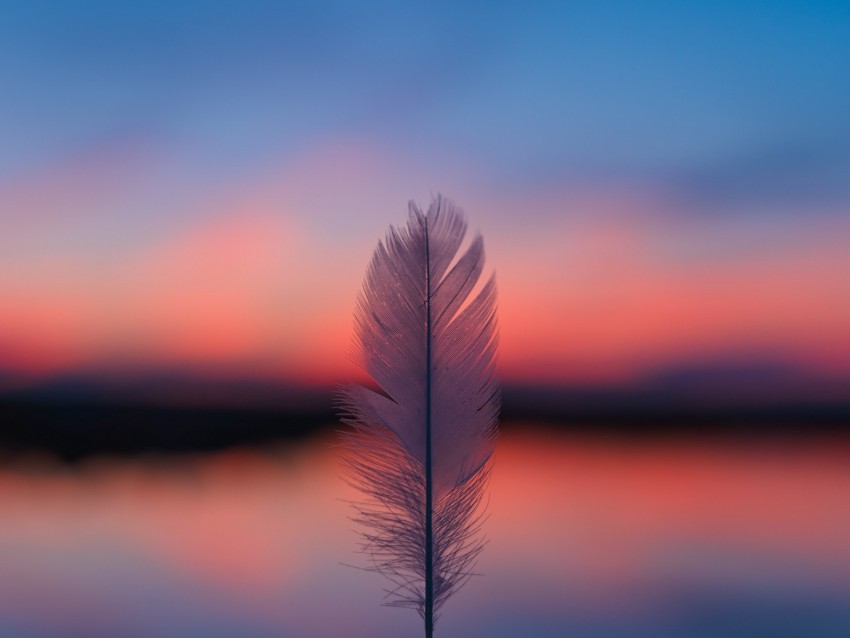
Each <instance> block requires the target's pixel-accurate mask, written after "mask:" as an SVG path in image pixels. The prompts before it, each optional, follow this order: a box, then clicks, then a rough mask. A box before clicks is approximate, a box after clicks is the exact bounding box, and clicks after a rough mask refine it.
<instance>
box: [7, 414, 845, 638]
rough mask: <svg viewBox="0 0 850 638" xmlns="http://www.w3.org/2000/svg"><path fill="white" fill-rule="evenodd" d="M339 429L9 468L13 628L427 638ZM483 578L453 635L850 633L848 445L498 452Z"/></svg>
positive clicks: (586, 443) (55, 634)
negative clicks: (396, 596) (376, 570)
mask: <svg viewBox="0 0 850 638" xmlns="http://www.w3.org/2000/svg"><path fill="white" fill-rule="evenodd" d="M331 443H332V441H331V440H330V439H326V438H318V439H314V440H312V441H309V442H307V443H305V444H300V445H298V446H290V447H279V448H268V449H253V450H247V449H246V450H231V451H225V452H219V453H213V454H205V455H188V456H177V457H167V458H155V457H144V458H133V459H126V458H125V459H119V458H99V459H92V460H89V461H86V462H84V463H82V464H80V465H78V466H72V467H68V466H62V465H58V464H54V463H51V462H49V461H45V460H40V459H29V460H22V461H21V462H18V463H14V464H7V465H6V466H5V467H3V468H2V469H0V637H2V638H76V637H80V638H83V637H86V638H97V637H100V636H103V637H111V638H116V637H119V636H120V637H124V638H134V637H139V638H148V637H151V638H193V637H199V638H200V637H204V638H217V637H221V638H224V637H233V638H236V637H239V638H265V637H269V638H270V637H272V636H274V637H276V638H280V637H292V638H302V637H304V638H306V637H312V636H316V637H328V638H331V637H336V636H340V635H345V636H370V637H373V638H384V637H386V638H390V637H393V638H396V637H400V636H419V635H421V634H422V631H421V625H420V621H419V618H418V616H416V614H414V613H413V612H411V611H409V610H398V609H392V608H385V607H381V606H380V602H381V599H382V587H383V585H384V582H383V581H382V579H381V578H380V577H378V576H376V575H373V574H368V573H364V572H360V571H358V570H355V569H351V568H349V567H345V566H343V565H341V563H344V562H349V563H350V562H355V563H357V562H358V561H359V560H360V559H359V558H358V556H357V555H356V554H355V553H354V549H355V546H356V537H355V535H354V534H353V532H352V530H351V527H352V525H351V524H350V522H349V521H348V520H347V516H348V513H349V512H348V506H347V505H346V504H345V503H344V502H343V501H344V499H347V498H351V497H352V496H353V495H352V494H351V493H350V491H349V490H348V488H347V487H346V486H345V484H344V483H343V481H342V480H341V479H340V477H339V474H338V458H337V453H336V450H335V449H334V448H333V447H332V446H331V445H330V444H331ZM494 468H495V469H494V473H493V481H492V485H491V490H490V507H489V511H490V518H489V520H488V521H487V524H486V531H487V534H488V536H489V538H490V543H489V545H488V546H487V548H486V550H485V552H484V554H483V556H482V559H481V561H480V563H479V571H480V572H481V573H482V574H484V576H482V577H480V578H474V579H473V580H472V581H470V583H469V584H468V585H467V586H466V588H465V589H463V590H462V591H461V592H459V593H458V594H457V595H456V596H455V597H454V598H452V599H450V600H449V602H448V603H447V604H446V607H445V609H444V612H443V615H442V617H441V619H440V622H439V625H438V635H439V636H440V637H441V638H451V637H458V638H459V637H467V638H475V637H478V636H480V637H481V638H484V637H487V638H508V637H520V636H523V637H524V636H530V637H541V638H542V637H547V638H548V637H553V638H554V637H556V636H557V637H561V636H583V637H591V638H595V637H606V638H609V637H611V638H613V637H623V638H629V637H634V638H643V637H647V638H648V637H650V636H651V637H653V638H666V637H670V638H674V637H676V638H678V637H682V636H689V637H695V638H701V637H706V638H709V637H717V638H729V637H735V636H741V637H748V638H759V637H761V636H764V637H768V636H769V637H776V636H780V637H781V636H787V637H792V636H800V637H807V638H826V637H836V638H837V637H838V636H848V635H850V603H848V601H850V453H848V449H847V446H846V444H838V443H836V442H830V441H823V440H822V441H819V442H816V441H810V442H806V441H796V442H776V441H773V442H770V441H765V440H762V441H761V442H758V441H755V442H754V441H752V440H750V441H749V442H745V441H744V440H742V439H732V438H726V439H719V440H718V439H715V440H712V441H698V440H695V439H683V438H677V439H675V440H673V439H664V438H655V439H651V440H642V441H634V440H632V441H625V440H622V439H620V438H616V437H615V438H612V437H603V436H598V437H594V436H589V435H585V436H582V437H579V436H576V435H573V436H570V435H556V434H553V433H551V431H546V430H543V429H540V428H538V427H535V426H534V425H533V424H513V425H512V426H511V427H508V428H506V434H505V435H504V436H503V437H502V439H501V440H500V443H499V448H498V451H497V454H496V458H495V465H494Z"/></svg>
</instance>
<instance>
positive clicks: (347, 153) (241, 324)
mask: <svg viewBox="0 0 850 638" xmlns="http://www.w3.org/2000/svg"><path fill="white" fill-rule="evenodd" d="M457 5H458V3H438V2H429V3H409V4H406V5H405V6H404V7H402V6H401V3H396V2H386V3H380V2H377V3H376V2H362V3H324V4H323V6H322V7H321V8H320V7H319V6H318V4H316V5H314V4H313V3H296V4H289V3H282V2H271V1H268V2H266V1H259V0H247V1H243V2H239V3H236V2H233V3H229V2H222V3H208V2H194V1H193V2H177V3H170V2H168V3H166V2H160V1H153V2H142V3H140V2H132V3H130V2H115V1H114V0H110V1H106V0H93V1H91V2H86V3H83V4H82V5H81V4H80V3H67V2H60V1H54V2H45V3H4V4H3V5H2V6H0V87H2V89H0V92H2V95H1V96H0V388H3V387H18V386H19V385H21V384H24V385H26V384H31V383H39V382H41V381H44V380H47V379H50V378H53V377H55V376H57V375H67V374H90V375H95V376H110V375H130V376H133V375H137V374H138V375H143V374H146V373H149V372H151V371H162V370H170V371H179V372H184V373H186V374H193V375H199V376H207V375H208V376H211V377H229V376H234V377H235V376H239V377H256V378H261V379H281V380H289V381H296V382H300V383H309V384H326V383H330V382H336V381H339V380H341V379H344V378H347V377H350V376H352V375H354V374H356V372H355V370H354V367H353V364H352V363H350V362H349V361H348V359H347V358H346V350H347V346H348V343H349V340H350V335H351V329H352V320H351V313H352V309H353V306H354V300H355V297H356V295H357V292H358V289H359V287H360V282H361V278H362V275H363V273H364V271H365V268H366V265H367V263H368V260H369V257H370V254H371V251H372V249H373V248H374V246H375V244H376V243H377V241H378V239H379V238H380V237H382V236H383V235H384V233H385V231H386V229H387V228H388V226H389V225H390V224H401V223H404V221H405V219H406V208H407V201H408V200H410V199H415V200H417V201H419V202H420V204H422V205H427V203H428V201H429V200H430V198H431V196H432V195H433V194H436V193H443V194H445V195H446V196H448V197H450V198H451V199H453V200H454V201H455V202H456V203H457V204H458V205H459V206H460V207H462V208H463V209H464V210H466V212H467V214H468V217H469V220H470V226H471V228H472V230H473V231H475V230H480V231H481V232H482V233H483V235H484V238H485V242H486V247H487V251H488V261H489V264H490V266H491V267H492V268H494V269H495V270H496V272H497V276H498V282H499V286H500V321H501V332H502V348H501V357H500V358H501V371H502V375H503V377H504V378H505V379H506V381H509V382H527V383H546V384H568V385H569V384H572V385H584V384H591V385H593V384H620V383H631V382H636V381H640V380H641V379H647V378H654V377H658V376H659V375H660V376H663V375H668V374H678V373H685V372H688V371H690V372H694V371H697V372H698V371H709V372H710V371H715V372H716V373H717V374H721V376H722V375H723V374H727V373H728V374H730V375H734V374H735V371H740V370H744V371H750V372H752V374H756V375H760V374H761V375H765V376H766V377H769V378H776V377H782V376H783V375H790V376H791V377H793V378H794V379H802V380H807V382H810V383H811V384H812V385H813V386H816V385H817V384H818V382H819V381H820V380H830V381H831V382H834V381H835V380H838V381H837V386H836V385H835V384H834V383H833V385H829V387H831V388H835V387H839V388H843V389H844V390H847V389H848V388H850V117H848V113H850V5H848V4H847V3H842V2H813V1H808V2H802V1H799V2H786V1H777V2H772V3H761V2H749V1H746V0H743V1H736V2H725V1H721V2H714V3H706V4H705V5H704V6H701V7H698V6H696V5H694V4H693V3H675V2H649V3H645V2H644V3H627V2H614V3H598V2H576V3H561V2H557V3H555V2H553V3H536V4H533V5H528V6H526V5H525V4H524V3H519V2H517V3H488V4H487V5H486V7H485V8H474V7H473V6H472V5H470V6H468V7H466V8H463V7H459V6H457ZM483 6H484V5H482V7H483ZM783 378H784V377H783Z"/></svg>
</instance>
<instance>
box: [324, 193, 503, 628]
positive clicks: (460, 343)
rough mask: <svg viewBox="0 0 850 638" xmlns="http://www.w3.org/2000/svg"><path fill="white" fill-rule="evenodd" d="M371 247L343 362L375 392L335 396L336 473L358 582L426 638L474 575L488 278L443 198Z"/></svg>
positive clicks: (490, 394)
mask: <svg viewBox="0 0 850 638" xmlns="http://www.w3.org/2000/svg"><path fill="white" fill-rule="evenodd" d="M409 208H410V211H409V218H408V222H407V225H406V227H403V228H400V229H396V228H393V227H391V228H390V231H389V233H388V234H387V237H386V239H385V240H384V241H383V242H380V243H379V244H378V247H377V248H376V250H375V253H374V255H373V257H372V261H371V263H370V265H369V268H368V270H367V273H366V278H365V281H364V284H363V289H362V291H361V293H360V297H359V299H358V301H357V306H356V309H355V313H354V317H355V340H354V356H355V359H356V360H358V362H359V363H360V365H361V366H362V367H363V368H364V370H365V371H366V372H368V374H369V375H370V376H371V378H372V380H373V381H374V382H375V384H376V385H377V388H376V390H373V389H369V388H365V387H362V386H357V385H353V386H351V387H348V388H345V389H344V390H343V391H342V393H341V396H340V407H341V409H342V417H341V418H342V421H343V422H345V423H348V424H349V425H350V426H351V428H350V429H348V430H346V431H345V432H344V433H343V435H342V436H343V447H344V448H345V449H346V450H347V452H348V454H346V455H345V457H344V458H345V459H346V461H345V462H346V468H347V470H348V472H347V474H348V476H349V477H350V482H352V483H353V484H354V485H355V486H356V487H357V488H359V489H360V490H361V491H362V493H363V494H364V497H365V500H364V501H363V502H359V503H355V508H356V509H355V512H356V513H355V516H354V520H355V521H357V522H358V523H360V524H362V526H363V529H364V531H363V532H362V550H363V551H364V552H365V553H366V555H367V556H368V557H369V558H370V559H371V560H370V564H369V566H368V567H366V569H369V570H372V571H377V572H380V573H382V574H384V575H386V576H387V577H388V578H389V579H390V581H391V582H392V587H391V588H389V589H388V590H387V603H386V604H388V605H394V606H401V607H412V608H414V609H416V610H417V611H418V612H419V614H420V615H421V616H422V617H423V619H424V622H425V633H426V636H428V637H430V636H431V635H432V632H433V626H434V620H435V618H436V614H437V612H438V611H439V609H440V607H441V606H442V604H443V603H444V602H445V601H446V599H447V598H449V596H451V594H452V593H454V592H455V591H456V590H457V589H458V588H459V587H460V586H461V585H463V584H464V583H465V582H466V581H467V580H468V579H469V577H470V576H471V575H472V568H473V565H474V563H475V561H476V558H477V557H478V555H479V553H480V552H481V550H482V548H483V545H484V541H483V539H482V538H481V534H480V528H481V524H482V522H483V519H482V514H481V510H482V508H481V507H480V505H481V501H482V497H483V494H484V491H485V488H486V484H487V479H488V476H489V464H488V459H489V458H490V456H491V454H492V452H493V449H494V445H495V439H496V433H497V424H498V413H499V407H500V390H499V383H498V380H497V377H496V373H495V355H496V346H497V329H496V284H495V278H494V277H493V276H491V277H490V278H489V280H488V281H487V282H486V283H485V284H484V285H483V286H481V287H480V290H479V291H478V292H477V293H476V294H475V295H474V296H473V295H472V293H473V290H474V289H476V285H477V284H478V282H479V279H480V278H481V273H482V270H483V267H484V244H483V241H482V239H481V237H480V235H479V236H477V237H475V239H473V241H472V242H471V244H470V245H469V247H468V248H467V249H466V250H465V251H464V252H463V254H462V255H461V256H460V257H458V254H459V252H460V248H461V244H462V243H463V239H464V236H465V234H466V222H465V220H464V216H463V213H462V212H461V211H460V210H459V209H458V208H456V207H455V206H454V205H453V204H452V203H451V202H449V201H448V200H446V199H445V198H442V197H439V196H438V197H437V198H436V199H434V201H432V203H431V206H430V207H429V209H428V212H427V214H423V213H422V211H421V210H420V209H419V208H418V207H417V206H416V204H414V203H413V202H411V203H410V206H409Z"/></svg>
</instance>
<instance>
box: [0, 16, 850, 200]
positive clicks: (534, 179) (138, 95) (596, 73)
mask: <svg viewBox="0 0 850 638" xmlns="http://www.w3.org/2000/svg"><path fill="white" fill-rule="evenodd" d="M0 77H2V78H3V84H4V90H3V93H4V96H5V97H4V99H3V100H2V102H0V139H3V140H4V143H3V144H2V147H0V169H2V170H3V172H4V173H7V174H12V175H13V174H14V173H15V172H16V171H18V170H24V169H25V168H26V167H28V166H33V165H38V164H39V163H42V162H48V161H50V160H51V158H52V157H56V156H61V155H62V154H63V153H73V152H75V151H76V149H79V148H80V147H85V146H86V145H87V144H96V143H98V142H99V141H100V140H102V139H104V138H110V137H113V136H138V137H144V138H152V139H154V140H157V143H161V144H165V145H167V146H169V148H172V149H175V150H173V151H172V152H176V149H179V150H180V151H181V152H185V153H187V154H188V156H189V157H188V159H187V161H189V162H203V161H209V162H212V163H214V164H215V163H218V162H223V163H225V164H231V165H234V166H235V167H239V166H245V167H253V166H255V164H253V163H255V162H260V163H261V162H263V161H264V160H265V159H266V158H267V157H268V156H269V154H276V153H280V152H281V149H283V150H284V152H286V151H287V150H289V152H292V153H295V152H297V151H298V149H299V148H300V147H301V146H302V145H304V144H308V143H310V141H311V140H313V139H316V138H322V137H331V136H351V137H360V138H368V139H370V140H374V141H376V143H379V144H381V145H384V146H386V147H389V148H391V149H392V150H393V151H394V152H396V153H398V154H404V153H409V154H417V155H419V156H421V157H425V158H427V161H428V162H435V163H436V162H439V161H440V156H441V155H444V154H446V153H452V154H458V155H460V156H463V157H466V158H468V161H471V162H475V163H477V164H479V165H482V166H484V172H485V173H486V174H487V175H488V176H491V177H492V178H493V179H494V180H499V181H501V180H506V179H507V180H511V181H512V182H513V181H515V182H516V184H517V186H518V187H521V186H522V185H524V184H530V185H532V187H533V185H535V184H536V183H538V182H541V181H542V182H547V181H550V180H554V181H558V180H563V179H585V178H588V177H596V178H604V179H626V180H635V179H651V180H669V181H671V182H672V183H676V184H677V185H679V186H681V187H682V188H691V189H692V190H693V192H694V194H697V195H698V194H701V193H703V192H704V191H706V190H709V191H710V190H712V189H717V190H726V191H727V192H728V193H729V194H736V193H738V192H740V191H747V190H748V188H747V184H746V183H745V182H747V181H748V180H747V176H752V180H751V181H752V189H754V190H756V191H761V190H769V189H770V188H771V187H774V186H775V187H776V188H780V189H781V188H782V187H783V185H786V186H787V184H786V182H787V180H788V179H789V178H790V179H791V180H792V181H793V180H795V179H797V180H799V181H800V182H802V183H801V184H800V185H799V186H798V188H799V189H803V190H805V187H806V186H808V185H814V187H815V188H825V189H826V190H841V189H842V183H843V182H844V183H846V181H847V180H846V179H844V178H845V177H846V175H847V174H848V170H850V117H847V113H850V81H848V78H850V5H847V4H846V3H826V2H772V3H756V2H717V3H704V4H702V6H700V5H699V4H698V3H676V2H650V3H628V2H623V3H596V2H584V3H562V2H558V3H536V4H534V6H529V5H526V4H525V3H488V4H487V5H486V7H484V5H479V6H476V7H473V6H465V7H459V6H457V4H456V3H443V4H442V5H441V4H440V3H406V4H404V3H394V2H387V3H324V4H321V3H297V4H287V3H280V2H256V1H252V2H240V3H235V2H234V3H209V2H177V3H165V2H147V3H138V2H133V3H123V2H117V3H116V2H86V3H67V2H55V3H13V4H12V5H11V6H10V5H9V4H8V3H7V4H6V5H4V6H3V7H2V8H0ZM730 173H733V174H734V175H733V176H730ZM812 173H815V174H814V175H812ZM795 174H796V175H798V176H796V177H795ZM799 174H804V175H802V176H799ZM600 176H601V177H600ZM772 180H774V181H775V183H774V181H772ZM708 195H714V193H708Z"/></svg>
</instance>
